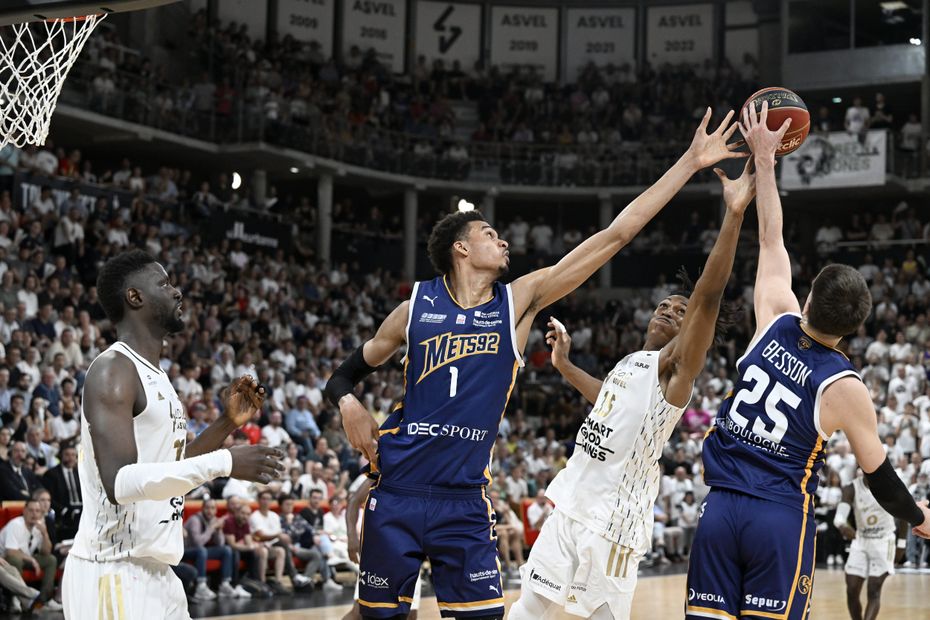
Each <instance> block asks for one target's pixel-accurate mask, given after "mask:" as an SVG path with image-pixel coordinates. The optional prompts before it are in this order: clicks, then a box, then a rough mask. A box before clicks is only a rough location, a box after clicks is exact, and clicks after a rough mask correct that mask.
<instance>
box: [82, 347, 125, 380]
mask: <svg viewBox="0 0 930 620" xmlns="http://www.w3.org/2000/svg"><path fill="white" fill-rule="evenodd" d="M135 369H136V365H135V364H134V363H133V361H132V360H131V359H129V356H127V355H126V354H124V353H121V352H119V351H117V350H116V349H114V348H109V349H107V350H106V351H104V352H103V353H101V354H100V355H98V356H97V357H95V358H94V361H93V362H92V363H91V365H90V368H89V369H88V370H87V376H88V378H90V377H92V376H97V375H110V374H113V373H117V374H118V373H121V372H129V371H132V372H133V373H134V372H135Z"/></svg>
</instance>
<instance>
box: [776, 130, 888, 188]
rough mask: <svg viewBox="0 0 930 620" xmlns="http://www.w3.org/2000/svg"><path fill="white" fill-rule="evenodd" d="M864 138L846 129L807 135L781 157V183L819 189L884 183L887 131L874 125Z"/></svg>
mask: <svg viewBox="0 0 930 620" xmlns="http://www.w3.org/2000/svg"><path fill="white" fill-rule="evenodd" d="M864 138H865V139H864V140H863V139H860V136H859V134H850V133H847V132H845V131H835V132H832V133H830V134H827V135H823V134H811V135H809V136H808V137H807V140H806V141H805V142H804V145H803V146H801V148H799V149H798V150H797V151H795V152H794V153H791V154H789V155H786V156H785V157H783V158H782V159H783V161H782V163H781V166H784V168H783V169H782V172H781V186H782V187H783V188H785V189H822V188H829V187H862V186H868V185H884V184H885V169H886V168H885V165H886V158H887V155H888V137H887V134H886V133H885V132H884V131H879V130H877V129H876V130H872V131H870V132H868V133H867V134H866V135H865V137H864ZM781 166H780V167H781Z"/></svg>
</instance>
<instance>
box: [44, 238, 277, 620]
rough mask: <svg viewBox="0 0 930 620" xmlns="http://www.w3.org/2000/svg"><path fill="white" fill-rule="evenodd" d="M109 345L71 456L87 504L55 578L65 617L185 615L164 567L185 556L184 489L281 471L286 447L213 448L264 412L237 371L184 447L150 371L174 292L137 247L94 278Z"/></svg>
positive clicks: (172, 312)
mask: <svg viewBox="0 0 930 620" xmlns="http://www.w3.org/2000/svg"><path fill="white" fill-rule="evenodd" d="M97 291H98V295H99V298H100V304H101V305H102V306H103V309H104V311H105V312H106V314H107V317H108V318H109V319H110V321H111V322H112V323H113V325H114V326H115V327H116V334H117V338H118V340H119V341H118V342H116V343H114V344H113V345H112V346H111V347H110V348H109V349H107V350H106V351H104V352H103V353H101V354H100V355H99V356H97V358H96V359H95V360H94V361H93V363H91V365H90V367H89V368H88V369H87V378H86V381H85V384H84V401H83V410H82V413H81V448H80V452H79V456H78V467H79V468H80V478H81V490H82V491H83V495H84V511H83V513H82V515H81V522H80V525H79V527H78V532H77V535H76V537H75V540H74V546H73V547H72V548H71V551H70V553H69V555H68V562H67V564H66V566H65V574H64V578H63V583H62V602H63V605H64V614H65V618H67V619H69V620H71V619H74V620H92V619H96V620H105V619H106V620H110V619H113V620H155V619H156V618H157V619H159V620H163V619H170V620H188V619H189V618H190V615H189V614H188V612H187V597H186V596H185V594H184V589H183V587H182V585H181V582H180V581H179V580H178V578H177V577H175V575H174V573H173V572H172V570H171V566H170V565H172V564H177V563H178V562H180V560H181V556H182V555H183V552H184V542H183V533H182V529H181V528H182V517H183V515H184V495H185V494H186V493H187V492H189V491H191V490H192V489H194V488H196V487H197V486H199V485H201V484H203V483H204V482H206V481H208V480H212V479H213V478H217V477H220V476H232V477H235V478H239V479H244V480H252V481H256V482H269V481H270V480H272V479H273V478H276V477H280V472H281V471H282V470H283V466H282V465H281V463H280V460H281V459H282V458H283V456H284V455H283V454H282V453H280V452H279V451H277V450H274V449H272V448H267V447H263V446H241V447H235V448H232V449H229V450H221V449H220V447H221V446H222V444H223V441H224V440H225V439H226V437H227V435H229V433H231V432H232V431H233V430H235V429H236V428H238V427H239V426H241V425H242V424H244V423H245V422H247V421H248V420H249V419H250V418H251V417H252V415H253V413H254V412H255V410H256V409H257V408H259V407H261V404H262V401H263V399H264V388H261V387H259V386H258V384H257V383H256V382H255V381H254V380H252V378H251V377H242V378H240V379H239V380H237V381H236V382H234V383H233V385H232V386H231V387H230V390H229V396H228V397H227V400H226V405H225V409H224V412H225V413H224V415H223V416H222V417H221V418H220V419H218V420H217V421H216V422H214V423H213V424H212V425H210V427H208V428H207V429H206V430H205V431H203V433H201V434H200V435H199V436H198V437H197V439H196V440H194V441H193V442H192V443H191V444H190V445H189V446H187V445H185V443H186V437H187V416H186V415H185V412H184V409H183V407H182V405H181V401H180V399H179V398H178V395H177V393H176V392H175V391H174V388H173V387H172V385H171V382H170V381H169V379H168V376H167V375H166V374H165V372H164V371H162V370H161V369H160V368H159V366H158V360H159V357H160V352H161V348H162V341H163V339H164V338H165V336H167V335H168V334H172V333H176V332H179V331H181V330H182V329H183V328H184V322H183V320H182V318H181V317H182V309H181V292H180V291H178V290H177V289H176V288H174V286H172V285H171V282H170V280H169V277H168V274H167V272H166V271H165V269H164V267H162V266H161V265H160V264H158V263H157V262H155V259H153V258H152V257H151V256H149V255H148V254H146V253H145V252H141V251H138V250H136V251H131V252H126V253H124V254H120V255H119V256H116V257H115V258H112V259H110V260H109V261H107V263H106V264H105V265H104V266H103V268H102V269H101V271H100V276H99V277H98V279H97Z"/></svg>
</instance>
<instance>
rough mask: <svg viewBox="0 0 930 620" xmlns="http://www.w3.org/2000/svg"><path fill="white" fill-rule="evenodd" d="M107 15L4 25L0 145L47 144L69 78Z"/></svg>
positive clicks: (1, 36) (0, 48) (0, 47)
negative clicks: (86, 44)
mask: <svg viewBox="0 0 930 620" xmlns="http://www.w3.org/2000/svg"><path fill="white" fill-rule="evenodd" d="M104 17H106V15H105V14H102V15H88V16H86V17H72V18H67V19H51V20H47V21H39V22H31V23H24V24H13V25H11V26H6V27H3V28H0V148H2V147H4V146H6V145H7V144H15V145H16V146H18V147H23V146H25V145H27V144H35V145H42V144H45V139H46V138H47V137H48V130H49V126H50V125H51V122H52V112H54V110H55V104H56V102H57V101H58V96H59V95H60V94H61V88H62V86H63V85H64V83H65V78H67V77H68V72H69V71H70V70H71V67H72V66H73V65H74V61H76V60H77V57H78V55H79V54H80V53H81V49H82V48H83V47H84V44H85V43H86V42H87V39H88V38H89V37H90V35H91V34H92V33H93V31H94V29H95V28H96V27H97V24H99V23H100V22H101V21H103V18H104Z"/></svg>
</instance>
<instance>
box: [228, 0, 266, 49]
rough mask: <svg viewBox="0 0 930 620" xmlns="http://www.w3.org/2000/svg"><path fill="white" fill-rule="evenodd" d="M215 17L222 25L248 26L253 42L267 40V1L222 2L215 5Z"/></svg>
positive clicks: (236, 0)
mask: <svg viewBox="0 0 930 620" xmlns="http://www.w3.org/2000/svg"><path fill="white" fill-rule="evenodd" d="M216 15H217V17H218V18H219V20H220V21H221V22H223V23H224V24H226V23H229V22H236V23H237V24H245V25H246V26H248V27H249V38H250V39H252V40H253V41H255V40H256V39H261V40H262V41H264V40H266V39H267V38H268V0H223V1H222V2H217V3H216Z"/></svg>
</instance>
